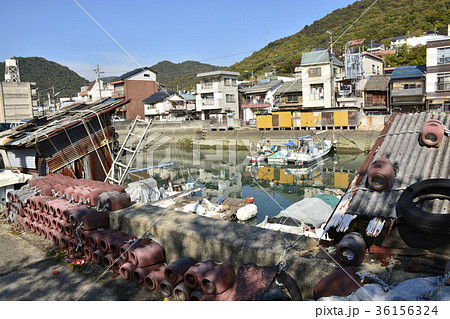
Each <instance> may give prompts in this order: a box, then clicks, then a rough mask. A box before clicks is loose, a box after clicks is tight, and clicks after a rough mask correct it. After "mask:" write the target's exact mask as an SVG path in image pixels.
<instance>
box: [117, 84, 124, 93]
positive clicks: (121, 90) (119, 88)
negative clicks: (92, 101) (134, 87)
mask: <svg viewBox="0 0 450 319" xmlns="http://www.w3.org/2000/svg"><path fill="white" fill-rule="evenodd" d="M116 91H117V95H123V94H124V93H123V85H118V86H116Z"/></svg>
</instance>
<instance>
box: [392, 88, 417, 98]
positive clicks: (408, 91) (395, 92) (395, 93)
mask: <svg viewBox="0 0 450 319" xmlns="http://www.w3.org/2000/svg"><path fill="white" fill-rule="evenodd" d="M422 95H423V88H415V89H402V90H392V91H391V96H392V97H394V96H422Z"/></svg>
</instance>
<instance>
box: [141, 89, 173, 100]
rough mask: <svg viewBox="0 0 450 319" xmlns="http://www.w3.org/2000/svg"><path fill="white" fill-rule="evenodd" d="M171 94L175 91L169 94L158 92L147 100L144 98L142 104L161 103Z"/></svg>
mask: <svg viewBox="0 0 450 319" xmlns="http://www.w3.org/2000/svg"><path fill="white" fill-rule="evenodd" d="M173 93H175V91H169V92H165V91H159V92H156V93H153V94H152V95H150V96H149V97H148V98H146V99H145V100H143V101H142V102H144V103H157V102H161V101H162V100H164V99H165V98H166V97H168V96H169V95H171V94H173Z"/></svg>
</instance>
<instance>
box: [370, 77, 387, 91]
mask: <svg viewBox="0 0 450 319" xmlns="http://www.w3.org/2000/svg"><path fill="white" fill-rule="evenodd" d="M388 86H389V75H371V76H370V77H369V79H368V80H367V83H366V86H365V87H364V90H365V91H383V92H386V91H387V89H388Z"/></svg>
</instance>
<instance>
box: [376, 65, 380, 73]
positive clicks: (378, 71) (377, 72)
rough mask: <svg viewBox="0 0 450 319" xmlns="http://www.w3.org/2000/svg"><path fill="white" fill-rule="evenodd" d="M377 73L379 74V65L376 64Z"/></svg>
mask: <svg viewBox="0 0 450 319" xmlns="http://www.w3.org/2000/svg"><path fill="white" fill-rule="evenodd" d="M377 74H380V66H379V65H377Z"/></svg>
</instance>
